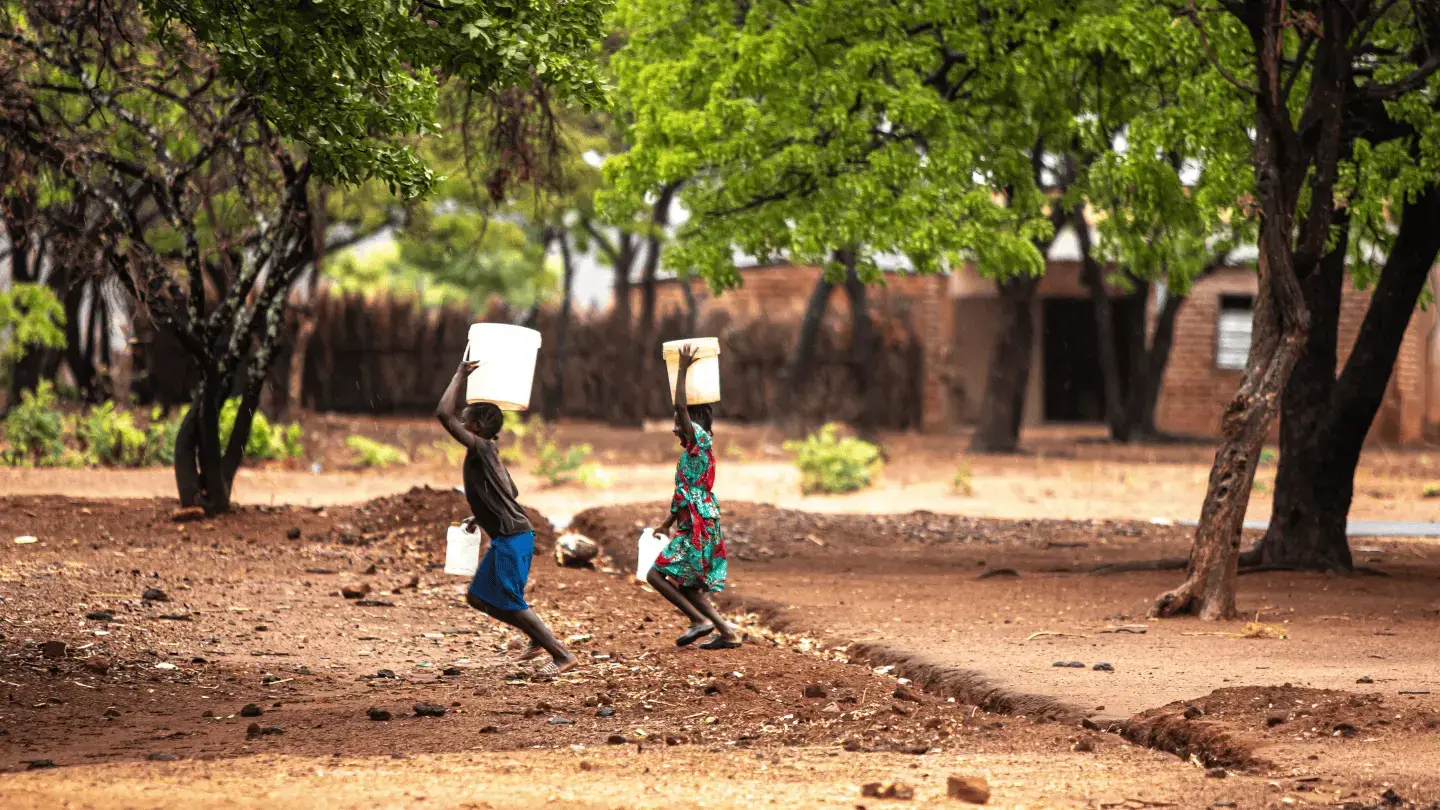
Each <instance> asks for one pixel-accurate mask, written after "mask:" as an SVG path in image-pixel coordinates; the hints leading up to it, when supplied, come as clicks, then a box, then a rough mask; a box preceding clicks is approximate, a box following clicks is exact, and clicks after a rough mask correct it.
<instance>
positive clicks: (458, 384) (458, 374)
mask: <svg viewBox="0 0 1440 810" xmlns="http://www.w3.org/2000/svg"><path fill="white" fill-rule="evenodd" d="M473 368H474V365H473V364H471V363H461V364H460V366H459V368H456V369H455V376H454V377H452V378H451V379H450V385H449V386H447V387H446V388H445V393H444V394H441V395H440V403H439V404H438V405H436V406H435V418H436V419H439V420H440V424H441V425H443V426H444V428H445V431H446V432H447V433H449V434H450V436H451V437H452V438H454V439H455V441H457V442H459V443H461V444H463V445H465V446H466V447H468V448H470V449H471V450H483V449H484V446H485V440H484V439H482V438H480V437H479V436H476V435H475V434H474V433H471V432H470V431H468V430H466V429H465V425H464V423H463V422H461V421H460V417H459V412H460V410H461V409H462V408H464V407H465V391H464V382H465V375H466V374H468V373H469V372H470V370H471V369H473Z"/></svg>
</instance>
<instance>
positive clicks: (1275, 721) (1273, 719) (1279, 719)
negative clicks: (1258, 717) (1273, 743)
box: [1265, 714, 1290, 728]
mask: <svg viewBox="0 0 1440 810" xmlns="http://www.w3.org/2000/svg"><path fill="white" fill-rule="evenodd" d="M1289 719H1290V718H1288V717H1286V716H1285V715H1283V714H1272V715H1270V716H1269V717H1267V718H1265V727H1266V728H1274V727H1276V726H1279V725H1284V723H1285V721H1287V720H1289Z"/></svg>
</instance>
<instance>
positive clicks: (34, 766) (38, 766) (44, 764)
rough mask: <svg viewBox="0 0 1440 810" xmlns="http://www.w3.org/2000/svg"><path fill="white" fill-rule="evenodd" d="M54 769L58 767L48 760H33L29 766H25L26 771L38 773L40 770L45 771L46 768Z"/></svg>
mask: <svg viewBox="0 0 1440 810" xmlns="http://www.w3.org/2000/svg"><path fill="white" fill-rule="evenodd" d="M54 767H56V765H55V763H54V761H52V760H48V759H32V760H30V762H29V764H27V765H26V766H25V770H27V771H38V770H42V769H44V768H54Z"/></svg>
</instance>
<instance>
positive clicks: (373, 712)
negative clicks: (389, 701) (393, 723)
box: [365, 708, 390, 723]
mask: <svg viewBox="0 0 1440 810" xmlns="http://www.w3.org/2000/svg"><path fill="white" fill-rule="evenodd" d="M365 714H366V715H367V716H368V717H369V718H370V719H371V720H374V721H375V722H377V723H383V722H385V721H387V720H389V719H390V712H387V711H385V710H384V709H378V708H372V709H370V710H369V711H367V712H365Z"/></svg>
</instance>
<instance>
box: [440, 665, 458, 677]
mask: <svg viewBox="0 0 1440 810" xmlns="http://www.w3.org/2000/svg"><path fill="white" fill-rule="evenodd" d="M440 674H441V675H444V676H445V677H447V678H456V677H459V676H460V675H461V674H463V673H462V672H461V671H460V668H459V667H446V668H445V669H443V670H441V672H440Z"/></svg>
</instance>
